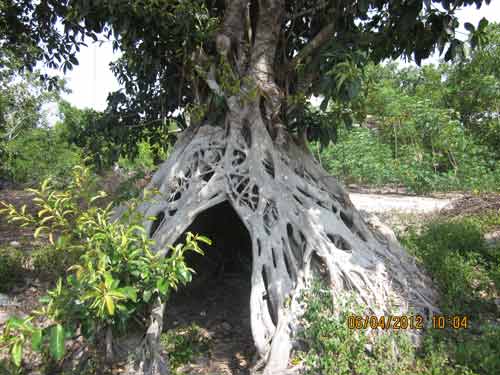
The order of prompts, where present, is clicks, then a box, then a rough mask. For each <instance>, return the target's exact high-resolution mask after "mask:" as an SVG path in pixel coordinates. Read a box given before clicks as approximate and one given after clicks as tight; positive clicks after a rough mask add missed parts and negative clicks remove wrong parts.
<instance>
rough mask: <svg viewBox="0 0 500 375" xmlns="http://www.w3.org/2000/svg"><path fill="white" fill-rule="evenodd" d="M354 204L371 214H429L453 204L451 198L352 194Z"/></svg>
mask: <svg viewBox="0 0 500 375" xmlns="http://www.w3.org/2000/svg"><path fill="white" fill-rule="evenodd" d="M349 196H350V197H351V200H352V203H353V204H354V206H356V208H357V209H358V210H363V211H366V212H370V213H383V212H388V211H398V212H401V213H413V214H429V213H434V212H437V211H440V210H441V209H443V208H444V207H446V206H448V205H449V204H451V203H452V202H453V201H454V199H451V198H430V197H418V196H406V195H390V194H388V195H380V194H364V193H350V194H349Z"/></svg>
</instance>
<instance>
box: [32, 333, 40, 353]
mask: <svg viewBox="0 0 500 375" xmlns="http://www.w3.org/2000/svg"><path fill="white" fill-rule="evenodd" d="M41 347H42V330H41V329H40V328H37V329H35V331H34V332H33V334H32V335H31V348H32V349H33V350H34V351H35V352H39V351H40V350H41Z"/></svg>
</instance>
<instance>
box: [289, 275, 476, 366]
mask: <svg viewBox="0 0 500 375" xmlns="http://www.w3.org/2000/svg"><path fill="white" fill-rule="evenodd" d="M304 300H305V302H306V303H307V308H306V311H305V313H304V316H303V320H304V331H303V337H302V338H303V340H304V342H305V344H306V345H307V350H306V351H305V352H299V353H297V357H296V358H295V359H294V360H292V361H294V362H296V361H300V360H302V361H303V363H304V365H305V373H306V374H311V375H312V374H324V375H334V374H335V375H337V374H345V375H351V374H366V375H382V374H387V375H392V374H404V375H417V374H443V375H444V374H446V375H459V374H462V375H466V374H467V375H473V374H474V372H472V371H470V370H469V369H467V367H465V366H457V365H453V364H452V363H451V361H450V355H449V353H447V352H446V350H445V347H444V346H439V345H437V344H435V343H434V342H429V343H428V346H427V348H426V350H425V351H424V352H423V353H419V352H416V351H415V349H414V347H413V345H412V344H411V342H410V340H409V338H408V337H407V336H406V334H405V333H404V332H399V333H397V332H383V333H381V334H380V335H378V336H376V337H374V338H372V339H371V338H369V337H368V336H367V335H366V332H365V331H363V330H356V329H351V328H349V327H348V324H347V319H348V316H350V315H364V314H363V309H362V308H361V307H360V306H359V305H358V304H356V303H355V302H354V301H355V300H354V298H353V296H343V297H340V298H337V297H336V298H335V302H334V301H333V298H332V296H331V294H330V292H329V291H328V290H327V289H323V285H322V284H321V283H320V282H317V281H316V282H315V283H314V284H313V287H312V288H311V289H310V290H309V291H307V292H306V293H305V294H304ZM368 345H370V346H371V349H367V348H368ZM396 348H397V349H396Z"/></svg>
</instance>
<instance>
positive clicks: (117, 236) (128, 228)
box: [0, 166, 211, 367]
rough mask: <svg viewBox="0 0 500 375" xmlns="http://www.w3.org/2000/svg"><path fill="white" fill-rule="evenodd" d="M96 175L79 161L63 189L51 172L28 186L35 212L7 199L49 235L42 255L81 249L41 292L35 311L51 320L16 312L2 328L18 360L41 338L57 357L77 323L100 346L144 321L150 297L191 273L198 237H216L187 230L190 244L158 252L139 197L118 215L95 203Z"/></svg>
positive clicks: (18, 215) (10, 209)
mask: <svg viewBox="0 0 500 375" xmlns="http://www.w3.org/2000/svg"><path fill="white" fill-rule="evenodd" d="M91 177H92V175H91V173H90V170H89V169H88V168H85V167H82V166H77V167H75V168H74V170H73V177H72V180H71V181H70V183H69V184H68V185H67V186H66V189H65V190H63V191H60V190H57V189H56V188H55V187H54V186H53V185H52V184H51V181H50V180H46V181H44V183H43V184H42V185H41V187H40V188H39V189H30V190H29V191H30V192H32V193H33V194H34V195H35V197H34V198H33V203H34V205H35V206H36V207H38V212H37V214H36V215H31V214H30V213H27V212H26V206H23V207H22V208H20V209H17V208H16V207H14V206H13V205H11V204H6V203H2V205H3V206H4V208H3V209H2V210H0V213H4V214H6V215H7V216H8V219H9V221H11V222H18V223H19V224H20V225H21V226H29V227H31V228H33V231H34V236H35V237H38V236H40V235H43V234H45V235H46V236H47V237H48V239H49V242H50V245H51V247H48V248H47V249H50V250H49V251H47V252H46V253H45V254H43V257H44V258H43V259H47V257H49V256H51V255H52V256H60V257H67V259H70V260H73V259H74V258H73V257H74V256H75V255H76V254H80V257H79V258H78V259H77V262H76V263H75V264H74V265H72V266H71V267H70V268H69V269H68V270H67V271H66V275H63V277H61V278H59V280H58V282H57V284H56V287H55V288H54V289H52V290H50V291H49V292H48V295H47V297H45V298H44V299H43V301H42V302H43V304H44V306H43V307H42V308H41V309H40V310H39V311H37V312H34V314H35V315H37V316H43V317H45V318H48V319H49V320H50V321H51V322H53V324H52V325H51V326H50V327H47V328H43V329H42V330H41V333H40V329H39V328H33V327H32V326H31V323H29V321H27V322H25V323H23V324H20V323H19V322H18V321H17V320H16V321H15V322H17V323H11V325H9V326H8V327H9V329H8V330H7V331H4V336H3V339H2V342H3V344H4V346H6V347H7V348H9V350H10V351H11V358H12V361H13V363H14V365H15V366H17V367H19V364H20V360H19V356H20V355H21V354H22V353H21V354H19V351H20V350H21V351H22V347H23V346H24V345H25V344H27V343H28V342H31V344H32V345H35V346H37V347H38V346H39V344H38V343H39V342H42V343H43V345H44V348H45V349H44V350H45V351H46V352H47V353H48V355H50V356H51V358H53V359H54V360H55V361H59V360H61V358H62V357H63V356H64V343H65V341H66V339H67V338H69V337H72V336H73V335H74V334H75V332H77V331H80V332H81V334H82V335H83V337H84V338H85V339H86V341H87V343H88V344H90V345H92V346H94V347H97V346H98V345H99V342H100V340H102V337H103V336H104V335H105V334H106V335H109V333H111V334H114V335H120V334H122V333H124V332H125V331H126V330H127V329H130V328H131V322H140V323H141V324H145V323H146V322H143V321H142V320H141V317H142V316H147V313H148V312H149V309H150V306H151V304H152V303H155V302H158V301H162V302H165V301H166V300H167V298H168V296H169V294H170V292H171V290H172V289H176V288H177V286H178V285H179V284H186V283H188V282H190V281H191V273H192V272H194V271H193V270H192V269H191V268H189V267H188V266H187V265H186V264H185V262H184V256H185V255H184V254H185V253H186V252H188V251H194V252H197V253H199V254H202V253H203V252H202V250H201V249H200V247H199V246H198V242H199V241H201V242H205V243H207V244H210V243H211V242H210V240H208V239H207V238H205V237H203V236H198V235H196V236H195V235H193V234H191V233H188V234H187V236H186V240H185V244H182V243H179V244H178V245H176V246H175V247H172V248H171V251H170V252H169V254H168V256H166V257H164V256H162V255H161V254H159V253H155V252H154V251H153V250H152V246H153V241H152V240H151V239H150V238H149V236H148V234H147V233H146V232H145V229H144V228H143V227H142V226H141V225H140V223H141V222H142V217H141V215H139V214H137V213H136V211H135V210H134V208H135V207H136V204H137V202H132V204H131V207H130V211H129V213H127V214H125V215H123V217H122V219H121V220H113V219H112V204H109V205H107V206H106V207H100V206H99V205H97V204H96V202H97V201H98V200H100V199H102V198H104V197H105V193H103V192H98V193H97V194H93V193H92V189H91V188H90V187H89V186H91V183H90V181H92V178H91ZM58 254H60V255H58ZM63 263H64V262H63ZM40 334H41V336H42V338H40V337H39V335H40ZM43 345H42V346H43Z"/></svg>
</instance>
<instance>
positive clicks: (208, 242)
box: [196, 235, 212, 245]
mask: <svg viewBox="0 0 500 375" xmlns="http://www.w3.org/2000/svg"><path fill="white" fill-rule="evenodd" d="M196 239H197V240H198V241H201V242H204V243H206V244H207V245H211V244H212V240H211V239H210V238H208V237H205V236H200V235H198V236H196Z"/></svg>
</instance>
